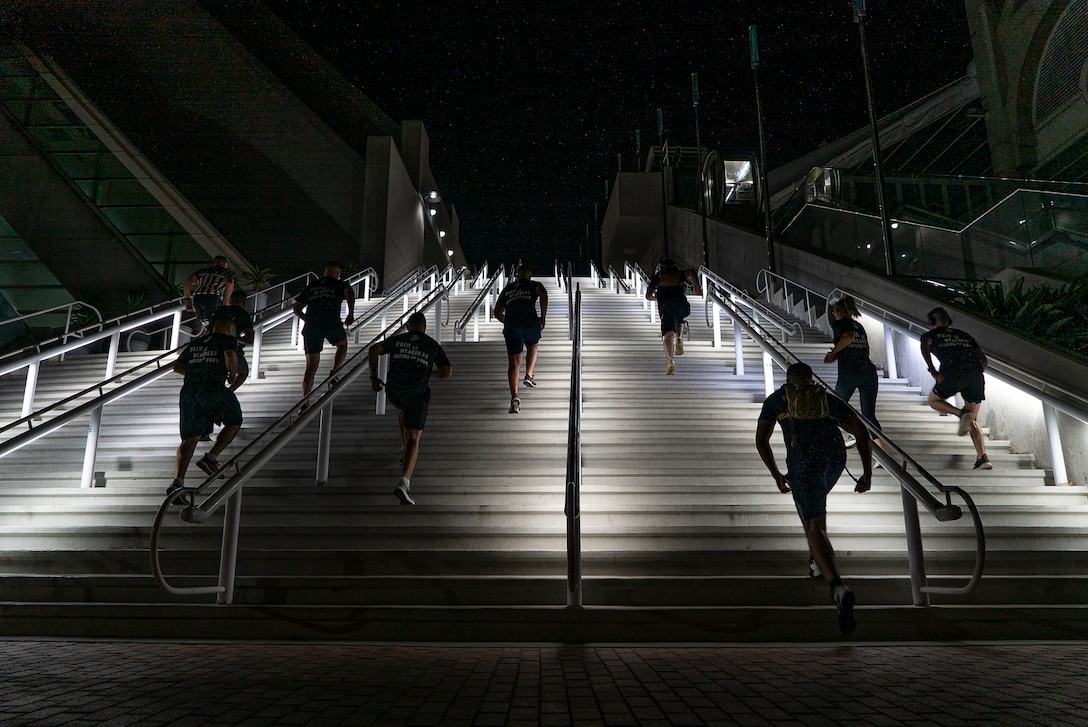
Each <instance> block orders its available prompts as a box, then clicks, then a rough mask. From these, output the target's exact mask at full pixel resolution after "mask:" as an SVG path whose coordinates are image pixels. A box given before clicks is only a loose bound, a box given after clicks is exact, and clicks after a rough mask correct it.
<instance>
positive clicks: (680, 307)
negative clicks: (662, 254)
mask: <svg viewBox="0 0 1088 727" xmlns="http://www.w3.org/2000/svg"><path fill="white" fill-rule="evenodd" d="M685 282H690V283H691V284H692V285H693V286H695V292H696V293H697V294H699V295H702V294H703V291H702V289H701V288H700V286H699V277H698V276H697V275H696V274H695V271H694V270H691V269H688V270H681V269H680V268H679V267H678V266H677V265H676V263H675V262H673V261H672V260H670V259H669V258H665V259H664V260H662V261H661V262H660V263H658V265H657V270H656V271H654V275H653V277H652V278H650V284H649V285H648V286H647V287H646V300H656V301H657V313H658V315H659V316H660V317H661V345H662V347H663V348H664V349H665V360H666V361H667V364H666V365H665V375H666V376H672V375H673V374H675V373H676V359H675V358H674V357H675V356H683V355H684V319H685V318H687V317H688V316H689V315H691V304H690V303H688V298H687V296H686V295H685V294H684V283H685Z"/></svg>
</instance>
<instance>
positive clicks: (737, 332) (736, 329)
mask: <svg viewBox="0 0 1088 727" xmlns="http://www.w3.org/2000/svg"><path fill="white" fill-rule="evenodd" d="M733 351H734V354H735V356H736V358H737V365H736V367H735V368H734V373H735V374H736V375H737V376H744V331H743V330H741V327H740V321H738V320H737V317H736V316H733Z"/></svg>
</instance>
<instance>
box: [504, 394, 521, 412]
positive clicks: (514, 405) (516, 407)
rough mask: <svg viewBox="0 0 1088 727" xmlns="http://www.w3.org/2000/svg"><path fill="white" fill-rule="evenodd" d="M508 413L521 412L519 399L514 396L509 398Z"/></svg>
mask: <svg viewBox="0 0 1088 727" xmlns="http://www.w3.org/2000/svg"><path fill="white" fill-rule="evenodd" d="M507 413H508V414H520V413H521V399H519V398H517V397H516V396H515V397H514V398H513V399H511V400H510V411H508V412H507Z"/></svg>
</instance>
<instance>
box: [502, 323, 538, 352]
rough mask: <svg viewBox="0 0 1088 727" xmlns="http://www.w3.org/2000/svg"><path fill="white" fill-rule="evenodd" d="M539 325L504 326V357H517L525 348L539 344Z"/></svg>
mask: <svg viewBox="0 0 1088 727" xmlns="http://www.w3.org/2000/svg"><path fill="white" fill-rule="evenodd" d="M540 335H541V333H540V324H539V323H533V324H532V325H528V326H505V327H504V328H503V329H502V337H503V338H505V339H506V355H508V356H517V355H518V354H519V353H521V352H522V350H523V349H525V348H531V347H532V346H535V345H536V344H538V343H540Z"/></svg>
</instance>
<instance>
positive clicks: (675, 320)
mask: <svg viewBox="0 0 1088 727" xmlns="http://www.w3.org/2000/svg"><path fill="white" fill-rule="evenodd" d="M657 312H658V313H659V314H660V315H661V335H662V336H664V335H665V334H666V333H669V332H670V331H673V332H675V331H678V330H680V326H682V325H684V319H685V318H687V317H688V316H689V315H691V304H690V303H688V299H687V298H676V299H675V300H672V299H669V300H660V299H659V300H658V301H657Z"/></svg>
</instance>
